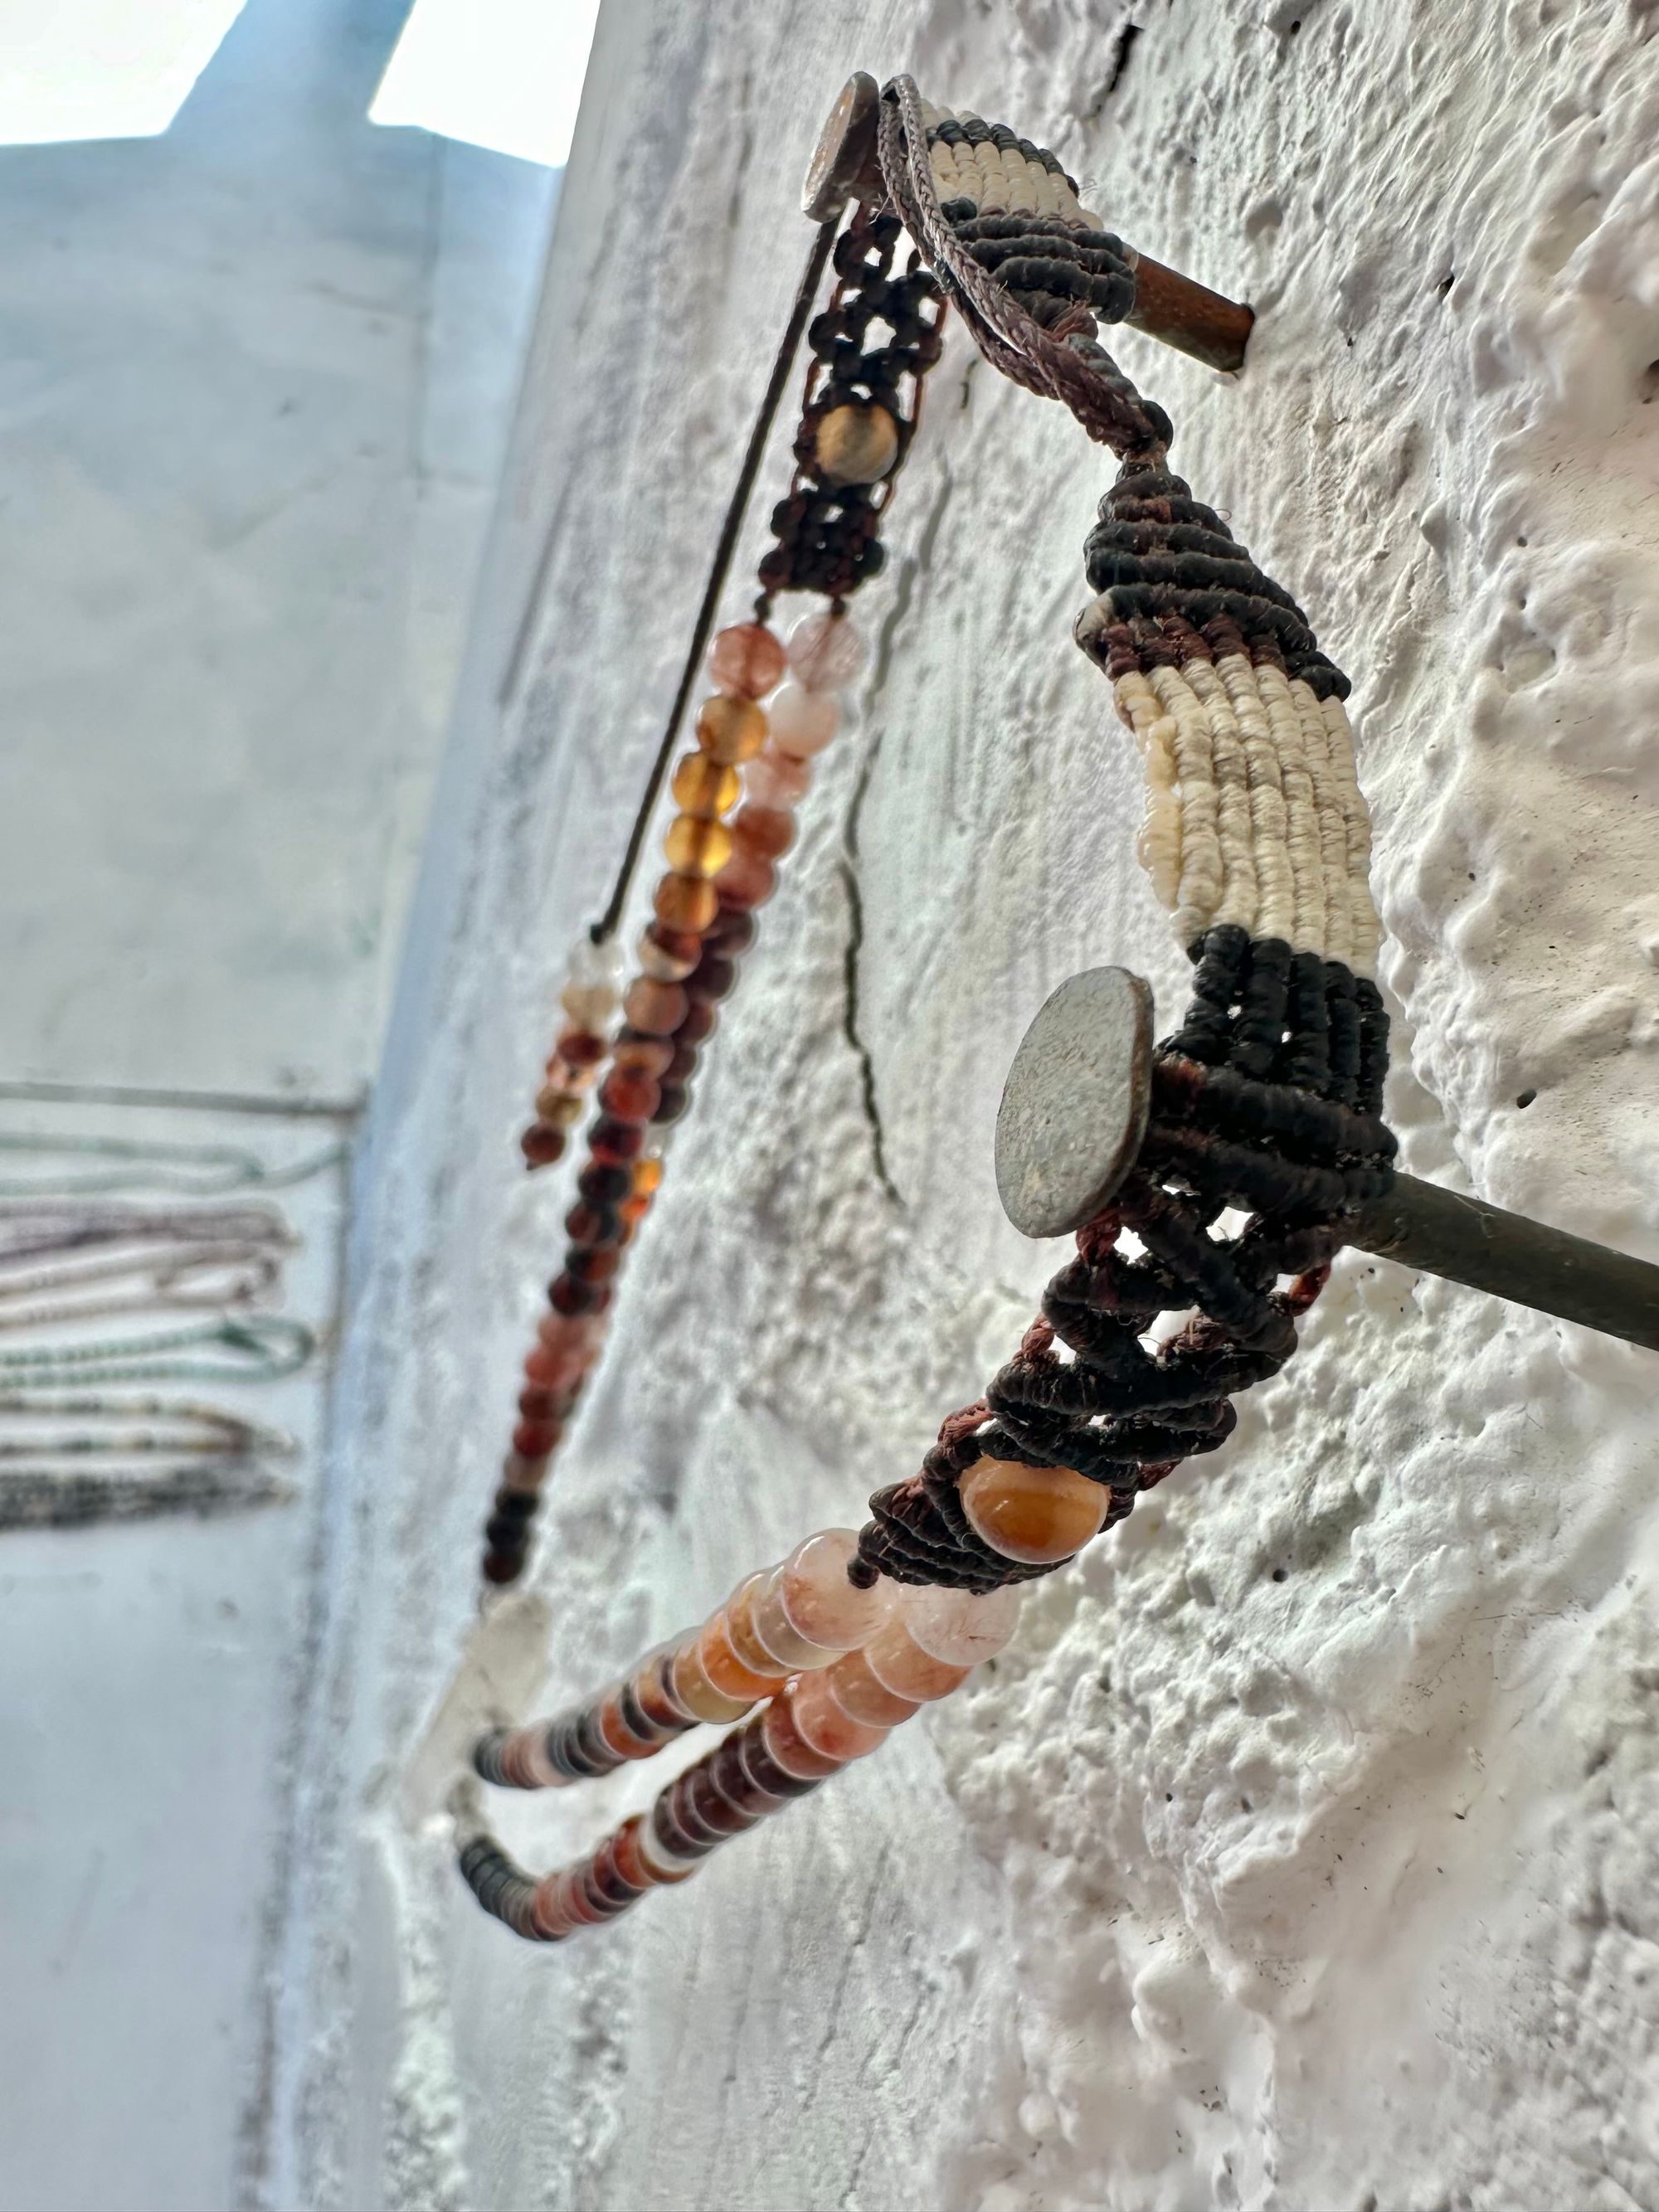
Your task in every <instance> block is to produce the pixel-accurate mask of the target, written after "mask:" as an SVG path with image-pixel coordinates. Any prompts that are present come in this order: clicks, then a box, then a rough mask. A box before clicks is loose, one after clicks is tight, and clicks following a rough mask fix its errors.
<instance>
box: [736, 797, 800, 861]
mask: <svg viewBox="0 0 1659 2212" xmlns="http://www.w3.org/2000/svg"><path fill="white" fill-rule="evenodd" d="M732 840H733V842H735V843H736V844H738V845H739V846H741V847H742V848H743V849H744V851H745V852H749V853H758V854H759V855H760V857H761V858H762V860H777V859H778V858H779V857H780V855H781V854H785V853H787V851H788V850H789V848H790V847H791V846H792V845H793V843H794V842H795V817H794V816H793V814H785V813H784V812H783V811H781V809H780V808H777V807H772V806H744V807H742V808H740V809H739V810H738V817H737V820H736V821H735V822H733V823H732Z"/></svg>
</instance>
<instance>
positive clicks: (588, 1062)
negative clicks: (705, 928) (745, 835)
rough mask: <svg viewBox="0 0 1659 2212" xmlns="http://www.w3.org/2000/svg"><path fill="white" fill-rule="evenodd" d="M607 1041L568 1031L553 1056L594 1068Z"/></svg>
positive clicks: (590, 1031) (573, 1063)
mask: <svg viewBox="0 0 1659 2212" xmlns="http://www.w3.org/2000/svg"><path fill="white" fill-rule="evenodd" d="M744 811H747V810H746V809H745V810H744ZM553 1056H554V1058H555V1059H556V1060H568V1062H569V1064H570V1066H572V1067H592V1066H595V1065H596V1064H597V1063H598V1062H599V1060H603V1059H604V1058H605V1039H604V1038H603V1037H602V1036H594V1034H593V1032H592V1030H566V1031H565V1032H564V1035H563V1036H561V1037H557V1038H556V1039H555V1040H554V1045H553Z"/></svg>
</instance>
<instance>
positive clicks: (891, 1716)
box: [823, 1651, 918, 1729]
mask: <svg viewBox="0 0 1659 2212" xmlns="http://www.w3.org/2000/svg"><path fill="white" fill-rule="evenodd" d="M823 1680H825V1682H826V1683H828V1685H829V1694H830V1696H831V1697H832V1698H833V1699H835V1701H836V1704H837V1705H839V1706H840V1707H841V1709H842V1712H844V1713H845V1714H846V1715H847V1717H848V1720H854V1721H862V1722H863V1723H864V1724H865V1726H866V1728H879V1729H890V1728H896V1727H897V1725H898V1723H900V1722H901V1721H908V1719H909V1717H910V1716H911V1714H912V1713H914V1712H915V1711H917V1710H918V1705H917V1700H916V1699H915V1698H902V1697H900V1696H899V1695H898V1693H897V1692H896V1691H894V1690H890V1689H889V1688H888V1687H887V1686H886V1684H885V1683H884V1682H878V1680H876V1678H875V1676H874V1675H873V1674H872V1673H871V1671H870V1661H869V1658H868V1656H866V1654H865V1653H864V1652H862V1651H844V1652H843V1653H842V1656H841V1657H840V1658H839V1659H837V1660H836V1663H835V1665H834V1666H833V1667H831V1668H829V1670H828V1671H827V1672H826V1674H824V1676H823Z"/></svg>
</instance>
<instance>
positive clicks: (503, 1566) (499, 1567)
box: [483, 1552, 524, 1583]
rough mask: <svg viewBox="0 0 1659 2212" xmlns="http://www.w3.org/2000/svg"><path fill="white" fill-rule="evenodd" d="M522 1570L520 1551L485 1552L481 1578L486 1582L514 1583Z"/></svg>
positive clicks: (522, 1561) (522, 1555)
mask: <svg viewBox="0 0 1659 2212" xmlns="http://www.w3.org/2000/svg"><path fill="white" fill-rule="evenodd" d="M523 1572H524V1553H522V1552H517V1553H513V1552H486V1553H484V1555H483V1578H484V1580H485V1581H486V1582H487V1583H515V1582H517V1581H518V1579H519V1577H520V1575H521V1574H522V1573H523Z"/></svg>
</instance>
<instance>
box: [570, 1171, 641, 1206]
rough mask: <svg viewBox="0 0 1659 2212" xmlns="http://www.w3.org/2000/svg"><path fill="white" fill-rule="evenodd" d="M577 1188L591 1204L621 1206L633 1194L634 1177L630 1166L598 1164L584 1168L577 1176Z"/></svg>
mask: <svg viewBox="0 0 1659 2212" xmlns="http://www.w3.org/2000/svg"><path fill="white" fill-rule="evenodd" d="M576 1188H577V1189H578V1190H579V1191H580V1193H581V1194H582V1196H583V1197H584V1198H585V1199H586V1200H587V1202H588V1204H589V1205H590V1206H619V1205H620V1204H621V1203H622V1201H623V1199H625V1198H627V1197H629V1195H631V1194H632V1192H633V1188H634V1177H633V1174H632V1171H631V1170H629V1169H628V1168H623V1167H605V1166H601V1165H599V1164H594V1165H593V1166H591V1167H585V1168H584V1169H583V1170H582V1171H581V1173H580V1175H579V1176H577V1178H576Z"/></svg>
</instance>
